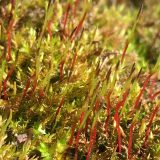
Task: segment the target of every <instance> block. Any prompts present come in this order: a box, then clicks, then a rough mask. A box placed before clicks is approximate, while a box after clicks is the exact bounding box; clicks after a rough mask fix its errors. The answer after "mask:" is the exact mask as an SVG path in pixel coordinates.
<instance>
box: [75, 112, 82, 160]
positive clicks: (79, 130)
mask: <svg viewBox="0 0 160 160" xmlns="http://www.w3.org/2000/svg"><path fill="white" fill-rule="evenodd" d="M83 118H84V112H82V113H81V115H80V119H79V121H80V123H79V125H81V124H82V121H83ZM80 134H81V129H78V132H77V135H76V146H75V156H74V160H77V159H78V146H79V138H80Z"/></svg>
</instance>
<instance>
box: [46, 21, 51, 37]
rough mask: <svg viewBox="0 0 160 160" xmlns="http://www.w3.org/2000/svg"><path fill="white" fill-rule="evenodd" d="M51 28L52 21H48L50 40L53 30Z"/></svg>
mask: <svg viewBox="0 0 160 160" xmlns="http://www.w3.org/2000/svg"><path fill="white" fill-rule="evenodd" d="M51 26H52V21H51V20H50V21H48V25H47V28H48V34H49V37H50V39H51V38H52V29H51Z"/></svg>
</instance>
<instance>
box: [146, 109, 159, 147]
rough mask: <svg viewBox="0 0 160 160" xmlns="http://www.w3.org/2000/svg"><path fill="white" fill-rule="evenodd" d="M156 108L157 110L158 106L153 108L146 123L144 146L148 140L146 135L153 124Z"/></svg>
mask: <svg viewBox="0 0 160 160" xmlns="http://www.w3.org/2000/svg"><path fill="white" fill-rule="evenodd" d="M158 110H159V106H156V107H155V109H154V110H153V112H152V114H151V116H150V120H149V124H148V127H147V130H146V136H145V140H144V145H143V146H144V147H146V146H147V142H148V137H149V135H150V130H151V126H152V124H153V120H154V117H155V116H156V114H157V112H158Z"/></svg>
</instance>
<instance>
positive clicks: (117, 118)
mask: <svg viewBox="0 0 160 160" xmlns="http://www.w3.org/2000/svg"><path fill="white" fill-rule="evenodd" d="M128 94H129V90H128V89H127V90H126V92H125V93H124V94H123V99H122V101H119V102H118V103H117V104H116V112H115V114H114V119H115V121H116V129H117V133H118V149H119V152H120V153H121V150H122V146H121V129H120V118H119V115H118V112H119V109H120V107H123V106H124V103H125V101H126V99H127V97H128Z"/></svg>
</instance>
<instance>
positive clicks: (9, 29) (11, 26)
mask: <svg viewBox="0 0 160 160" xmlns="http://www.w3.org/2000/svg"><path fill="white" fill-rule="evenodd" d="M13 24H14V21H13V20H11V21H10V22H9V26H8V28H7V54H6V60H7V61H10V60H11V59H12V57H11V38H12V36H11V35H12V29H13Z"/></svg>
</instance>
